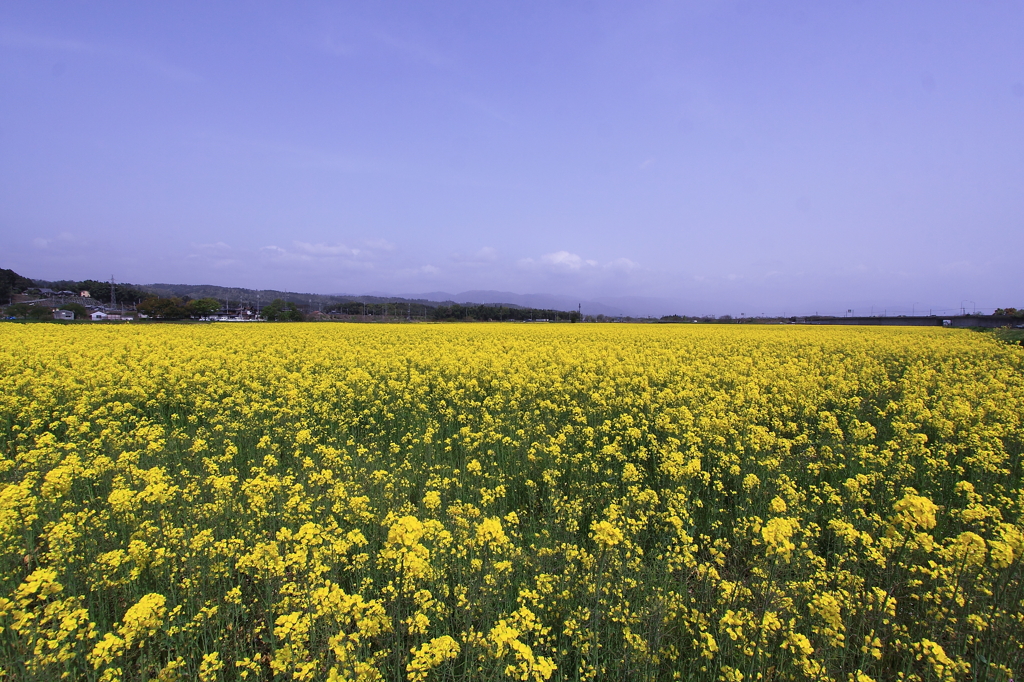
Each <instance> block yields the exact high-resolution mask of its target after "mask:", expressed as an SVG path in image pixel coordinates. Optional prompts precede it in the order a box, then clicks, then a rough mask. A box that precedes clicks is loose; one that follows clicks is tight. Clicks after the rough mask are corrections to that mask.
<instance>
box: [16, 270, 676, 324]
mask: <svg viewBox="0 0 1024 682" xmlns="http://www.w3.org/2000/svg"><path fill="white" fill-rule="evenodd" d="M12 274H13V273H12ZM25 279H26V282H35V285H36V286H48V287H57V288H69V287H71V288H74V287H75V286H78V285H80V284H81V283H80V282H73V281H71V280H66V281H65V280H60V281H52V282H51V281H48V280H40V279H36V280H29V279H27V278H25ZM92 284H94V285H99V286H107V287H108V289H107V290H106V291H108V292H109V285H108V284H106V283H92ZM117 287H118V291H119V292H120V291H121V288H122V287H128V288H130V289H134V290H136V291H137V292H139V293H138V294H137V295H138V296H140V297H141V296H144V295H145V294H153V295H156V296H164V297H170V296H177V297H179V298H184V297H188V298H190V299H198V298H214V299H217V300H219V301H225V300H227V301H231V302H233V303H236V302H240V303H242V304H246V305H256V304H257V303H260V304H262V305H265V304H267V303H269V302H270V301H273V300H274V299H278V298H279V299H282V300H284V301H287V302H289V303H296V304H299V305H302V306H309V307H312V308H316V307H318V306H320V307H324V308H326V307H327V306H332V305H337V304H340V303H349V302H353V301H355V302H360V303H366V304H381V303H397V304H405V303H410V304H413V305H414V306H427V307H430V308H434V307H437V306H441V305H446V304H449V305H450V304H452V303H458V304H462V305H466V304H470V305H499V306H506V307H509V308H531V309H538V310H560V311H566V312H571V311H575V310H580V311H581V312H582V313H583V315H606V316H608V317H624V316H627V315H632V316H655V317H657V316H661V315H667V314H672V313H675V312H676V311H675V310H673V309H672V308H673V307H672V305H671V304H670V303H668V302H667V301H662V300H660V299H652V298H638V297H616V298H610V299H609V298H605V299H604V300H603V301H594V300H588V299H580V298H573V297H570V296H559V295H555V294H541V293H535V294H517V293H513V292H511V291H495V290H486V289H475V290H470V291H463V292H460V293H457V294H452V293H449V292H446V291H431V292H427V293H422V294H403V295H399V296H395V295H391V294H388V293H383V292H371V293H369V294H344V293H338V294H314V293H304V292H296V291H279V290H276V289H249V288H246V287H224V286H218V285H215V284H168V283H155V284H133V285H126V284H124V283H118V285H117ZM94 288H96V287H95V286H94ZM76 290H77V289H76ZM107 295H109V294H104V295H103V296H101V298H104V299H105V298H106V296H107ZM119 295H120V294H119Z"/></svg>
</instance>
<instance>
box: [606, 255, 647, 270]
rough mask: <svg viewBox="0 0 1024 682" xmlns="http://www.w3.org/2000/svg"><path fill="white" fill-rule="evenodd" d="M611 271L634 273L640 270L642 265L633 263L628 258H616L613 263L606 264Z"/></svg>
mask: <svg viewBox="0 0 1024 682" xmlns="http://www.w3.org/2000/svg"><path fill="white" fill-rule="evenodd" d="M604 267H606V268H607V269H609V270H618V271H619V272H633V271H634V270H639V269H640V264H639V263H637V262H636V261H631V260H629V259H628V258H616V259H615V260H613V261H610V262H608V263H605V264H604Z"/></svg>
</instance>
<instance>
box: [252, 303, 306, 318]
mask: <svg viewBox="0 0 1024 682" xmlns="http://www.w3.org/2000/svg"><path fill="white" fill-rule="evenodd" d="M261 312H262V313H263V317H264V318H266V320H267V321H268V322H302V321H303V320H304V319H306V316H305V315H303V314H302V311H301V310H299V307H298V306H297V305H295V304H294V303H291V302H287V303H286V302H285V301H284V300H282V299H280V298H275V299H274V300H273V301H271V302H270V304H269V305H267V306H266V307H265V308H264V309H263V310H262V311H261Z"/></svg>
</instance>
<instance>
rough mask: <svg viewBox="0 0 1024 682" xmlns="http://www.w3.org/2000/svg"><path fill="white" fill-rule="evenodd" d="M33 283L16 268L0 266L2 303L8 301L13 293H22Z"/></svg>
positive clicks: (0, 298) (0, 297) (0, 299)
mask: <svg viewBox="0 0 1024 682" xmlns="http://www.w3.org/2000/svg"><path fill="white" fill-rule="evenodd" d="M32 285H33V284H32V280H30V279H29V278H28V277H22V276H21V275H19V274H18V273H16V272H15V271H14V270H8V269H6V268H0V303H6V302H7V301H9V300H10V298H11V295H12V294H20V293H21V292H22V291H25V289H28V288H29V287H31V286H32Z"/></svg>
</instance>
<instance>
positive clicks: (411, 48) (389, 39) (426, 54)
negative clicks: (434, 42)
mask: <svg viewBox="0 0 1024 682" xmlns="http://www.w3.org/2000/svg"><path fill="white" fill-rule="evenodd" d="M373 37H374V38H376V39H377V40H378V41H379V42H381V43H382V44H384V45H386V46H388V47H390V48H392V49H394V50H396V51H398V52H402V53H404V54H406V55H408V56H409V57H412V58H413V59H415V60H416V61H421V62H425V63H427V64H430V65H431V66H433V67H435V68H440V67H443V66H448V65H449V64H450V63H451V60H450V59H448V58H447V57H445V56H444V55H442V54H441V53H440V52H437V51H435V50H432V49H431V48H429V47H426V46H425V45H422V44H420V43H415V42H412V41H409V40H403V39H402V38H397V37H395V36H393V35H389V34H387V33H381V32H377V33H374V34H373Z"/></svg>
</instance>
